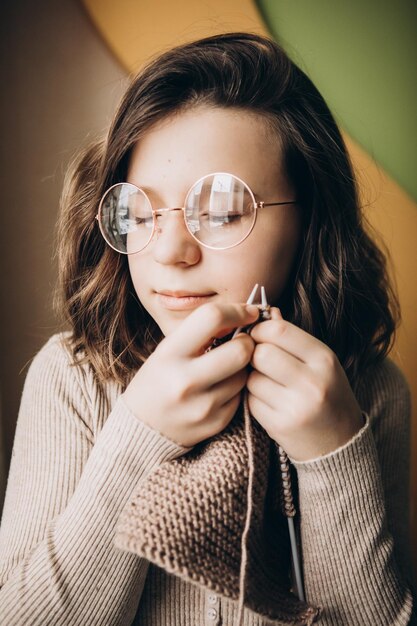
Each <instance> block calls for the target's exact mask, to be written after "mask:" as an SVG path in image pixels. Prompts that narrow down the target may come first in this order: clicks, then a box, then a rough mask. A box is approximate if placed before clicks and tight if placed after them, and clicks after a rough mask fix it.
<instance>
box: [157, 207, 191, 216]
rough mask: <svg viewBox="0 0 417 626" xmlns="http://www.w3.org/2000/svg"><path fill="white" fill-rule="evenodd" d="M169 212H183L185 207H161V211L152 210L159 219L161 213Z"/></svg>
mask: <svg viewBox="0 0 417 626" xmlns="http://www.w3.org/2000/svg"><path fill="white" fill-rule="evenodd" d="M169 211H183V212H184V207H182V206H173V207H160V208H159V209H152V213H153V214H154V215H155V217H157V216H158V215H159V213H168V212H169Z"/></svg>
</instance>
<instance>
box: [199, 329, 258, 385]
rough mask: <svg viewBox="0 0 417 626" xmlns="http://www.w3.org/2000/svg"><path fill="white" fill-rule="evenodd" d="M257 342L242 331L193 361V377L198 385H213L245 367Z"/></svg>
mask: <svg viewBox="0 0 417 626" xmlns="http://www.w3.org/2000/svg"><path fill="white" fill-rule="evenodd" d="M254 348H255V342H254V341H253V339H252V338H251V337H249V335H246V334H245V333H240V334H239V335H237V336H236V337H235V338H234V339H232V340H231V341H228V342H226V343H224V344H223V345H221V346H219V347H217V348H216V349H215V350H211V351H210V352H207V353H205V354H203V355H201V356H200V357H199V358H198V359H195V361H194V362H193V378H194V380H195V381H196V384H198V385H203V384H205V385H208V386H212V385H215V384H216V383H219V382H221V381H224V380H226V379H228V378H229V377H230V376H233V375H234V374H235V373H236V372H238V371H240V370H242V369H243V368H245V367H246V366H247V365H248V364H249V362H250V360H251V358H252V354H253V350H254Z"/></svg>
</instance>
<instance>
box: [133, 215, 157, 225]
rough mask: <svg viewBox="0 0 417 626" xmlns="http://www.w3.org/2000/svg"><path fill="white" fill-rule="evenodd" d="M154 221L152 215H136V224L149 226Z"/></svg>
mask: <svg viewBox="0 0 417 626" xmlns="http://www.w3.org/2000/svg"><path fill="white" fill-rule="evenodd" d="M152 222H153V218H152V217H135V224H138V225H139V226H149V225H150V224H152Z"/></svg>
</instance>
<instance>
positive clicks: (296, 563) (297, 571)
mask: <svg viewBox="0 0 417 626" xmlns="http://www.w3.org/2000/svg"><path fill="white" fill-rule="evenodd" d="M258 286H259V285H258V283H257V284H256V285H255V287H254V288H253V289H252V293H251V294H250V296H249V298H248V301H247V303H246V304H252V303H253V301H254V299H255V295H256V293H257V291H258ZM261 306H262V309H263V311H264V312H265V314H266V315H269V305H268V300H267V297H266V291H265V287H264V286H263V285H262V286H261ZM264 319H265V318H264ZM242 328H243V327H242V326H241V327H240V328H238V329H237V330H236V331H235V333H234V335H233V337H235V336H236V335H237V334H238V333H239V332H241V330H242ZM282 452H283V453H284V454H285V457H286V463H287V464H288V457H287V455H286V453H285V451H284V450H282ZM286 517H287V521H288V530H289V534H290V544H291V556H292V562H293V568H294V576H295V585H296V588H297V595H298V598H299V599H300V600H302V601H303V602H305V595H304V589H303V579H302V576H301V567H300V559H299V555H298V547H297V539H296V536H295V528H294V518H293V517H292V516H289V515H286Z"/></svg>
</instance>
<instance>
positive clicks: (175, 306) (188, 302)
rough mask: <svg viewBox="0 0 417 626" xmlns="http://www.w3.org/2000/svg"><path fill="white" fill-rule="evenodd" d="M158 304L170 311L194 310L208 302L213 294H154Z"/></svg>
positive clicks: (176, 292)
mask: <svg viewBox="0 0 417 626" xmlns="http://www.w3.org/2000/svg"><path fill="white" fill-rule="evenodd" d="M156 295H157V298H158V300H159V303H160V304H161V305H162V306H163V307H164V308H165V309H170V310H171V311H186V310H188V309H194V308H196V307H198V306H200V305H201V304H204V303H206V302H208V301H209V300H210V298H212V297H213V296H214V295H215V294H214V293H191V292H189V291H188V292H187V291H164V292H156Z"/></svg>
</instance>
